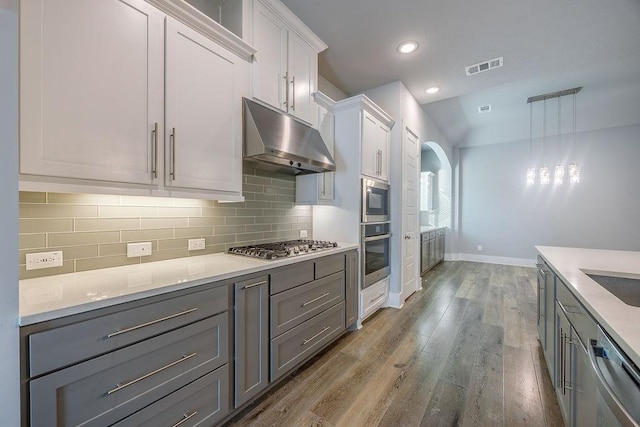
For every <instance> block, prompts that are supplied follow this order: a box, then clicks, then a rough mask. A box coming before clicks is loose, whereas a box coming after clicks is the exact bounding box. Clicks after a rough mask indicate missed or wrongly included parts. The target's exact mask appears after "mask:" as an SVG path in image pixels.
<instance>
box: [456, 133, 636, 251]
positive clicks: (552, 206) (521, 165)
mask: <svg viewBox="0 0 640 427" xmlns="http://www.w3.org/2000/svg"><path fill="white" fill-rule="evenodd" d="M639 135H640V125H633V126H624V127H617V128H610V129H601V130H597V131H589V132H584V133H579V134H578V135H577V145H576V149H575V152H574V153H573V154H571V152H570V150H569V149H567V150H565V151H566V153H565V154H564V157H565V158H564V159H562V160H563V161H564V163H565V165H566V164H567V163H569V162H571V161H572V160H573V159H575V160H576V161H577V162H578V163H579V165H580V174H581V176H580V183H578V184H570V183H569V182H568V177H567V176H565V182H564V183H563V184H562V185H554V184H553V182H552V183H551V184H548V185H546V186H542V185H540V183H539V179H538V177H536V184H535V185H533V186H526V184H525V175H526V170H527V168H528V167H530V166H531V160H530V158H529V142H528V141H519V142H511V143H505V144H495V145H487V146H478V147H469V148H461V149H460V160H459V162H460V183H461V184H460V190H461V192H460V235H459V241H458V245H459V246H458V247H459V253H460V254H461V258H462V259H464V258H465V257H464V254H467V255H472V256H493V257H508V258H519V259H528V260H533V259H535V257H536V252H535V248H534V245H551V246H568V247H582V248H598V249H620V250H635V251H637V250H640V227H639V226H638V212H640V189H639V188H638V183H639V182H640V168H638V166H637V161H638V159H639V158H640V140H639V138H640V137H639ZM548 151H554V152H555V150H547V153H548ZM561 154H562V153H561ZM546 157H547V158H546V163H547V166H549V168H550V169H551V170H553V167H554V165H555V163H556V161H557V160H556V159H551V158H550V156H549V155H548V154H547V156H546ZM534 160H535V159H534ZM539 166H541V161H540V160H538V161H537V167H539ZM478 245H482V251H478Z"/></svg>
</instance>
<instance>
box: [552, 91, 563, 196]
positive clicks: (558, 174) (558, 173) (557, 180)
mask: <svg viewBox="0 0 640 427" xmlns="http://www.w3.org/2000/svg"><path fill="white" fill-rule="evenodd" d="M560 98H561V97H560V96H559V97H558V140H557V146H556V148H557V151H556V156H557V157H558V162H559V161H560V136H561V134H562V129H561V128H560V124H561V123H562V105H561V104H560ZM563 178H564V166H563V165H562V164H561V163H558V164H557V165H556V169H555V171H554V173H553V183H554V184H556V185H560V184H562V181H563Z"/></svg>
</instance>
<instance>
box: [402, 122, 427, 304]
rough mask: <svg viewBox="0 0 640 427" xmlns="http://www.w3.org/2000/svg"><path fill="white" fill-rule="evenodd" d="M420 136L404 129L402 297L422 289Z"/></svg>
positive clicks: (404, 297) (406, 128)
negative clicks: (419, 208)
mask: <svg viewBox="0 0 640 427" xmlns="http://www.w3.org/2000/svg"><path fill="white" fill-rule="evenodd" d="M418 139H419V138H418V136H417V135H416V134H415V133H414V132H413V131H412V130H411V129H409V128H408V127H406V126H405V127H404V129H403V136H402V141H403V150H402V151H403V155H404V158H403V168H402V175H403V177H402V236H403V239H402V242H403V244H402V269H403V271H402V273H403V274H402V282H403V283H402V297H403V300H404V299H406V298H407V297H409V295H411V294H412V293H414V292H415V291H416V290H418V289H420V287H421V284H422V283H421V281H420V273H419V268H420V259H419V254H420V251H419V250H418V249H419V246H418V245H419V243H420V239H419V237H420V233H419V232H418V231H419V230H418V224H419V216H418V215H419V211H418V153H419V147H420V145H419V142H418Z"/></svg>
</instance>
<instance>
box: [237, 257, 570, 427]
mask: <svg viewBox="0 0 640 427" xmlns="http://www.w3.org/2000/svg"><path fill="white" fill-rule="evenodd" d="M535 280H536V272H535V269H533V268H524V267H513V266H504V265H495V264H481V263H471V262H464V261H456V262H445V263H442V264H440V265H439V266H437V267H436V268H435V269H433V270H432V271H430V272H428V273H427V274H426V275H425V276H424V277H423V290H421V291H419V292H417V293H415V294H414V295H412V296H411V297H410V298H409V299H408V300H407V301H406V303H405V306H404V307H403V308H402V309H401V310H395V309H391V308H385V309H382V310H380V311H379V312H378V313H377V314H375V315H374V316H372V317H371V318H370V319H368V320H367V321H366V322H365V323H364V325H363V328H362V329H360V330H358V331H355V332H350V333H348V334H347V335H345V336H344V337H342V338H341V339H340V340H338V342H337V343H335V344H333V345H332V346H331V347H330V348H329V349H327V350H326V351H323V352H322V353H321V354H319V355H318V356H316V357H315V358H314V359H312V360H311V361H309V362H308V363H307V364H306V365H305V366H304V367H302V368H301V369H299V370H298V371H297V372H295V373H294V374H293V375H291V376H290V377H289V378H288V379H287V380H286V381H284V382H283V383H281V384H280V385H279V386H278V387H277V388H276V389H274V390H273V391H271V392H270V393H269V394H267V395H266V396H264V397H263V398H261V399H260V400H259V401H257V402H255V403H254V404H253V405H252V406H250V407H249V408H247V409H245V410H244V411H243V412H242V413H241V414H239V415H238V416H236V417H235V418H234V419H233V420H231V421H230V422H229V423H227V425H229V426H274V425H275V426H349V427H358V426H367V427H368V426H420V425H422V426H457V425H461V426H508V427H510V426H519V425H527V426H562V425H563V423H562V419H561V416H560V410H559V407H558V404H557V401H556V398H555V395H554V392H553V388H552V386H551V382H550V379H549V374H548V371H547V369H546V365H545V363H544V359H543V357H544V356H543V355H542V352H541V349H540V345H539V342H538V340H537V330H536V294H535V289H536V285H535Z"/></svg>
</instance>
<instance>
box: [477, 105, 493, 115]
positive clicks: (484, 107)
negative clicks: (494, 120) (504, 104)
mask: <svg viewBox="0 0 640 427" xmlns="http://www.w3.org/2000/svg"><path fill="white" fill-rule="evenodd" d="M490 112H491V105H489V104H487V105H481V106H479V107H478V113H480V114H484V113H490Z"/></svg>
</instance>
